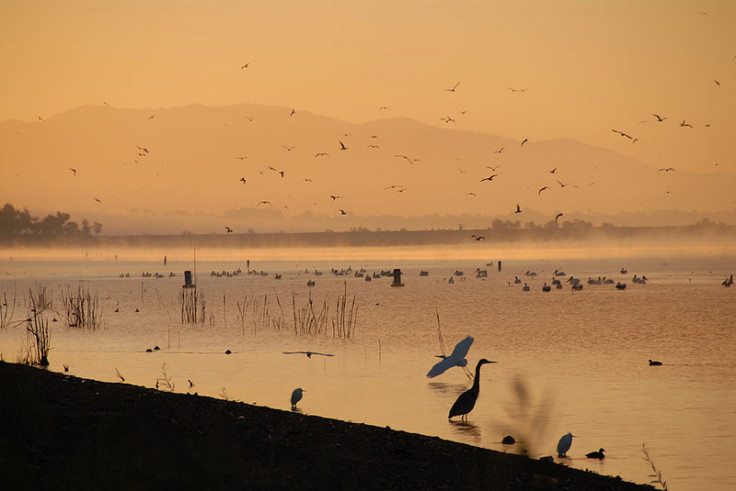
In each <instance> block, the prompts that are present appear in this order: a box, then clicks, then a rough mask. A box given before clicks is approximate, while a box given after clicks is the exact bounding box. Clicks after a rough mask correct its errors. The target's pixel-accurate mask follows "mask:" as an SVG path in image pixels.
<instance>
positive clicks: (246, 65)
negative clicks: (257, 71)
mask: <svg viewBox="0 0 736 491" xmlns="http://www.w3.org/2000/svg"><path fill="white" fill-rule="evenodd" d="M248 65H250V62H248V63H246V64H245V65H241V66H240V69H241V70H242V69H243V68H248Z"/></svg>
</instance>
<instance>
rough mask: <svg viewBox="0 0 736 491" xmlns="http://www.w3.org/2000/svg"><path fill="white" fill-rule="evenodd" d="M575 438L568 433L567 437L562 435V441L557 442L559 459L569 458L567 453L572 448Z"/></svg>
mask: <svg viewBox="0 0 736 491" xmlns="http://www.w3.org/2000/svg"><path fill="white" fill-rule="evenodd" d="M574 437H575V435H573V434H572V433H567V434H566V435H562V437H561V438H560V441H559V442H557V456H558V457H567V451H568V450H570V447H571V446H572V439H573V438H574Z"/></svg>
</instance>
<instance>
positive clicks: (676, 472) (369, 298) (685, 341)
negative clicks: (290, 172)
mask: <svg viewBox="0 0 736 491" xmlns="http://www.w3.org/2000/svg"><path fill="white" fill-rule="evenodd" d="M164 254H167V256H168V262H167V265H166V266H164V265H163V261H162V259H163V256H164ZM193 258H194V254H193V251H191V250H188V251H187V250H174V251H159V250H126V249H120V250H115V251H113V250H104V251H103V250H100V251H98V250H93V249H91V250H82V249H79V250H66V251H52V252H44V253H40V252H38V251H5V257H4V258H3V261H2V262H1V263H0V275H1V276H0V294H3V293H4V294H5V295H6V298H7V299H8V301H9V303H11V304H12V299H13V297H15V299H16V309H15V315H14V317H15V319H23V318H25V317H26V316H27V315H28V300H27V297H28V290H29V289H34V290H36V289H38V288H40V287H46V289H47V292H48V294H50V295H51V296H52V298H53V303H54V307H55V308H56V310H57V311H61V310H62V307H61V305H62V302H61V293H62V292H66V291H67V290H69V291H72V292H76V291H77V289H78V287H79V286H80V285H82V286H83V287H84V288H86V289H88V290H89V291H90V292H91V293H92V294H93V296H96V297H97V298H98V302H99V304H98V309H99V310H100V311H101V313H102V320H103V326H102V327H101V328H99V329H97V330H95V331H89V330H80V329H74V328H68V327H65V326H63V325H62V322H51V323H50V326H51V345H52V347H53V349H52V351H51V354H50V362H51V366H50V369H51V370H53V371H59V372H60V371H63V365H64V364H66V365H68V366H69V372H70V373H71V374H73V375H76V376H80V377H88V378H94V379H98V380H103V381H109V382H115V381H119V380H120V379H119V378H118V372H119V373H120V375H122V376H123V377H124V378H125V381H126V383H132V384H137V385H143V386H147V387H154V386H155V385H156V383H157V379H159V380H158V382H159V387H160V388H165V383H164V382H163V380H164V379H167V380H168V381H170V382H171V383H172V384H173V385H174V390H175V391H177V392H187V391H191V392H197V393H199V394H200V395H207V396H212V397H227V398H230V399H235V400H241V401H243V402H247V403H254V404H258V405H265V406H270V407H274V408H280V409H284V410H289V409H290V402H289V398H290V395H291V392H292V390H293V389H294V388H296V387H302V388H304V389H305V391H306V392H305V393H304V398H303V399H302V401H300V402H299V404H298V408H299V410H300V411H302V412H304V413H305V414H312V415H319V416H324V417H329V418H337V419H342V420H348V421H354V422H365V423H369V424H373V425H379V426H390V427H391V428H394V429H401V430H406V431H410V432H416V433H422V434H426V435H436V436H439V437H441V438H445V439H449V440H456V441H459V442H463V443H468V444H471V445H476V446H481V447H487V448H491V449H495V450H501V451H507V452H521V451H524V449H525V450H526V451H527V452H528V453H529V455H530V456H532V457H539V456H543V455H555V459H556V460H557V461H558V462H562V463H564V464H565V465H569V466H572V467H576V468H580V469H590V470H592V471H595V472H598V473H601V474H606V475H614V476H615V475H620V476H621V477H622V478H624V479H626V480H630V481H635V482H640V483H644V482H649V481H650V480H651V477H649V474H651V468H650V466H649V464H648V463H647V462H646V461H645V460H644V454H643V452H642V444H646V448H647V449H648V450H649V452H650V454H651V457H652V459H653V461H654V462H655V464H656V466H657V468H658V469H659V470H660V471H661V472H662V475H663V477H664V478H665V479H666V480H667V481H668V485H669V486H670V489H678V490H682V489H734V487H736V468H734V467H733V465H732V462H733V461H734V459H735V458H736V390H734V389H735V387H734V373H736V350H735V349H734V348H736V323H734V319H735V318H736V287H732V288H724V287H723V286H722V285H721V282H722V281H723V280H724V279H725V278H726V276H727V275H729V274H732V273H735V272H736V251H733V252H728V249H726V250H725V252H724V249H723V248H719V247H715V248H713V247H710V246H697V247H688V248H687V249H682V247H676V246H674V245H672V246H661V245H660V246H657V247H649V248H642V247H637V248H633V247H629V248H627V247H623V248H622V247H621V246H620V245H619V246H616V247H608V248H607V247H602V246H600V245H598V246H588V247H584V248H583V247H580V246H578V245H561V246H556V247H554V248H551V247H541V246H539V247H535V248H520V247H518V246H515V245H505V246H496V245H491V244H488V245H485V244H484V245H482V246H479V247H477V248H456V249H452V250H451V249H438V248H433V247H425V248H423V247H414V248H393V249H389V248H372V249H361V248H354V249H293V250H289V249H280V250H278V249H276V250H252V251H238V250H219V249H211V250H198V251H197V252H196V280H195V281H196V284H197V291H198V292H199V293H200V294H201V295H203V297H204V300H205V302H206V303H205V305H206V307H205V320H204V322H201V323H195V324H185V323H182V322H181V307H180V296H181V294H182V284H183V282H184V278H183V276H184V275H183V271H184V270H191V269H193ZM246 259H250V261H251V262H250V268H251V270H256V271H264V272H265V273H266V275H265V276H260V275H254V274H246V273H245V271H246V269H247V268H246V263H245V261H246ZM499 259H500V260H502V261H503V267H502V270H501V271H498V269H497V262H496V261H497V260H499ZM487 264H492V266H490V265H487ZM349 267H351V268H352V273H351V274H347V275H344V276H336V275H333V274H331V272H330V271H331V269H332V268H335V269H338V270H340V269H347V268H349ZM622 267H625V268H627V270H628V272H627V273H626V274H622V273H621V272H620V270H621V268H622ZM361 268H364V269H365V270H366V272H367V273H368V274H369V275H370V274H372V273H374V272H379V271H381V270H389V269H391V270H393V269H394V268H400V269H401V271H402V273H403V276H402V279H403V282H404V285H405V286H404V287H403V288H392V287H390V284H391V278H388V277H382V278H377V279H373V281H365V280H364V279H363V278H357V277H355V276H354V273H355V271H358V270H360V269H361ZM237 269H241V270H242V271H243V273H242V274H240V275H236V276H232V277H228V276H220V277H216V276H211V275H210V272H211V271H217V272H222V271H228V272H232V271H236V270H237ZM476 269H482V270H486V271H487V277H485V278H476ZM315 270H318V271H321V272H322V273H323V274H322V275H321V276H315V274H314V271H315ZM555 270H560V271H564V272H565V273H566V276H561V277H559V279H560V280H561V281H562V284H563V288H562V289H559V290H558V289H556V288H553V289H552V291H551V292H543V291H542V285H543V284H544V283H545V282H547V283H550V282H551V279H552V274H553V272H554V271H555ZM420 271H427V272H428V273H429V274H428V275H427V276H420ZM455 271H463V272H464V276H453V273H454V272H455ZM527 271H533V272H536V273H537V276H536V277H532V276H526V275H525V272H527ZM144 272H150V273H157V272H158V273H161V274H163V275H164V278H153V277H148V278H143V277H142V273H144ZM171 272H173V273H175V275H176V276H175V277H173V278H170V277H168V275H169V273H171ZM121 273H129V274H130V277H128V278H120V277H119V275H120V274H121ZM276 273H278V274H281V279H276V278H275V274H276ZM635 274H636V275H638V276H640V277H641V276H646V277H647V278H648V280H649V281H648V283H647V284H634V283H633V282H632V281H631V279H632V277H633V276H634V275H635ZM515 276H518V277H519V278H520V279H521V281H522V283H521V284H514V277H515ZM570 276H575V277H578V278H581V279H582V280H583V281H582V283H583V285H584V287H583V289H582V290H580V291H572V289H571V288H570V286H569V284H568V283H567V282H566V280H567V279H568V278H569V277H570ZM599 276H600V277H607V278H612V279H614V280H615V281H625V282H626V283H627V288H626V289H625V290H623V291H619V290H617V289H616V288H615V287H614V285H611V284H604V285H589V284H587V283H586V280H587V279H588V277H593V278H598V277H599ZM451 277H452V278H453V279H454V283H450V282H448V279H449V278H451ZM308 280H314V282H315V285H314V286H313V287H311V288H310V287H308V286H307V281H308ZM523 283H528V284H529V285H530V291H528V292H524V291H523V290H522V285H523ZM346 292H347V303H346V306H347V311H348V314H349V313H350V311H351V310H352V311H353V312H355V311H356V310H355V309H357V322H356V323H355V326H354V332H353V333H352V334H351V336H350V337H349V338H348V339H344V338H340V337H339V336H335V337H333V319H334V317H335V314H336V311H337V304H338V300H339V297H340V296H343V295H345V293H346ZM310 296H311V299H312V310H313V312H314V314H315V315H317V316H318V315H320V313H321V312H322V310H323V309H324V308H326V312H325V317H324V319H325V321H324V322H323V324H322V327H323V328H324V331H323V332H322V333H320V334H314V333H312V334H308V333H303V332H299V330H300V328H301V325H302V323H301V321H300V320H299V319H297V320H296V321H295V311H297V313H303V312H304V311H305V310H306V307H307V306H308V305H309V300H310ZM353 300H354V302H355V309H351V304H352V302H353ZM136 309H137V310H138V311H137V312H136ZM116 310H117V312H116ZM59 314H61V312H59ZM59 314H50V317H57V318H58V319H59V320H61V315H59ZM438 314H439V323H440V326H441V333H442V336H443V339H444V344H445V349H446V352H447V353H448V354H449V352H450V351H451V350H452V348H453V346H454V345H455V343H457V342H458V341H460V340H461V339H463V338H464V337H465V336H467V335H471V336H473V337H474V338H475V341H474V343H473V345H472V347H471V348H470V351H469V353H468V357H467V358H468V362H469V363H468V366H469V368H473V367H474V366H475V364H476V362H477V361H478V360H479V359H480V358H487V359H489V360H494V361H497V362H498V363H497V364H490V365H485V366H484V367H483V368H482V372H481V377H480V388H481V390H480V397H479V399H478V401H477V404H476V406H475V408H474V410H473V411H472V412H471V413H470V414H469V416H468V420H467V423H461V422H460V421H459V420H457V421H448V419H447V413H448V411H449V408H450V407H451V406H452V404H453V402H454V401H455V399H456V398H457V396H458V395H459V394H460V393H461V392H462V391H464V390H466V389H467V388H468V387H469V386H470V382H469V379H468V378H467V376H466V375H465V373H464V371H463V370H462V369H461V368H458V367H455V368H452V369H450V370H448V371H447V372H445V373H444V374H442V375H440V376H438V377H436V378H434V379H427V378H426V376H425V375H426V373H427V371H428V370H429V368H430V367H431V366H432V365H433V364H434V363H436V362H437V361H439V359H438V358H435V357H434V355H437V354H440V344H439V340H438V318H437V317H438ZM297 317H298V315H297ZM295 325H296V326H297V329H296V330H295ZM25 342H26V335H25V329H24V326H16V327H6V328H4V329H2V330H0V354H2V357H3V358H4V359H5V360H6V361H11V362H12V361H16V360H17V359H18V358H19V356H20V354H21V352H22V345H23V343H25ZM154 346H159V347H160V348H161V349H160V350H159V351H154V352H152V353H148V352H146V349H147V348H153V347H154ZM226 350H231V351H232V354H230V355H226V354H225V351H226ZM306 350H311V351H316V352H321V353H329V354H334V356H333V357H323V356H318V355H313V356H312V357H311V358H307V357H306V356H305V355H303V354H291V355H287V354H284V353H283V352H284V351H306ZM649 359H656V360H660V361H662V362H663V366H659V367H650V366H649V364H648V360H649ZM189 381H191V382H192V383H193V384H194V385H193V387H190V382H189ZM567 432H572V433H573V434H574V435H575V439H574V441H573V444H572V448H571V449H570V451H569V452H568V457H567V458H557V457H556V451H555V448H556V444H557V440H558V439H559V437H560V436H562V435H563V434H565V433H567ZM507 434H510V435H513V436H514V437H515V438H516V439H517V440H520V441H521V442H522V443H519V444H517V445H514V446H509V447H506V448H504V447H503V446H502V445H501V444H500V443H499V442H500V440H501V439H502V437H503V436H504V435H507ZM599 447H603V448H605V450H606V458H605V460H602V461H598V460H591V459H586V458H585V454H586V453H587V452H590V451H592V450H597V449H598V448H599Z"/></svg>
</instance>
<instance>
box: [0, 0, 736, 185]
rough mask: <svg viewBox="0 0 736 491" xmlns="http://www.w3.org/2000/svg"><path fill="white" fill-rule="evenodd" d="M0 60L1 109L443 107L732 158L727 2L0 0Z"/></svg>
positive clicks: (1, 112) (522, 125) (532, 126)
mask: <svg viewBox="0 0 736 491" xmlns="http://www.w3.org/2000/svg"><path fill="white" fill-rule="evenodd" d="M246 63H248V67H247V68H244V69H241V66H242V65H244V64H246ZM0 66H2V67H3V75H2V77H0V121H2V120H7V119H20V120H23V121H33V120H35V119H36V116H37V115H38V116H41V117H44V118H48V117H51V116H53V115H54V114H57V113H59V112H62V111H65V110H67V109H71V108H74V107H77V106H79V105H83V104H102V102H103V101H106V102H107V104H109V105H110V106H114V107H125V108H160V107H172V106H182V105H187V104H192V103H201V104H206V105H227V104H231V103H259V104H266V105H280V106H287V107H294V108H296V109H298V110H306V111H311V112H314V113H317V114H323V115H326V116H331V117H336V118H341V119H344V120H347V121H350V122H363V121H369V120H373V119H377V118H382V117H387V116H407V117H410V118H414V119H417V120H419V121H422V122H425V123H429V124H432V125H437V126H440V125H448V124H449V123H445V122H443V121H442V120H440V118H443V117H448V116H449V117H451V118H453V119H454V120H455V123H452V124H454V125H455V126H454V127H456V128H458V129H465V130H473V131H478V132H483V133H492V134H496V135H500V136H505V137H510V138H515V139H519V140H521V139H523V138H529V139H530V141H535V140H536V141H539V140H544V139H551V138H572V139H578V140H581V141H584V142H587V143H591V144H594V145H599V146H602V147H606V148H610V149H613V150H616V151H618V152H621V153H624V154H626V155H629V156H633V157H636V158H639V159H642V160H644V161H646V162H648V163H650V164H651V165H654V166H665V165H666V166H673V167H677V168H683V169H688V170H693V171H694V170H699V171H703V172H716V171H720V172H732V173H736V139H735V138H734V137H733V135H735V134H736V2H734V1H732V0H720V1H719V0H711V1H708V0H705V1H697V2H695V1H689V0H687V1H686V0H661V1H647V0H618V1H596V0H585V1H582V0H580V1H573V0H561V1H548V0H526V1H525V0H518V1H517V0H505V1H494V0H478V1H474V0H473V1H458V2H451V1H419V0H403V1H395V0H390V1H389V0H371V1H358V0H355V1H329V0H310V1H308V2H307V1H284V0H263V1H252V0H251V1H247V2H244V1H242V0H217V1H208V2H202V1H189V0H171V1H151V0H145V1H138V0H127V1H124V2H121V1H118V2H114V1H105V2H100V1H98V0H87V1H83V0H69V1H63V2H60V1H55V0H48V1H45V0H4V1H3V2H1V3H0ZM716 81H718V83H719V84H720V85H719V84H718V83H716ZM458 82H460V84H459V85H458V86H457V90H456V91H455V92H449V91H445V90H443V89H446V88H450V87H453V86H455V84H457V83H458ZM511 88H513V89H526V90H525V91H523V92H522V91H519V92H512V90H510V89H511ZM383 106H387V107H389V108H390V109H383V110H379V108H381V107H383ZM461 111H467V113H465V114H464V115H461ZM653 113H657V114H660V115H662V116H663V117H666V118H668V119H666V120H665V121H664V122H662V123H657V122H656V119H655V117H654V116H653V115H652V114H653ZM683 120H685V121H686V122H687V123H688V124H692V126H693V128H690V127H681V126H680V123H681V122H682V121H683ZM706 125H709V126H706ZM612 129H618V130H620V131H623V132H625V133H627V134H630V135H632V136H633V137H636V138H639V140H638V141H637V142H636V143H634V144H632V143H631V141H630V140H628V139H626V138H623V137H621V136H618V135H617V134H615V133H613V132H612V131H611V130H612ZM716 164H719V165H718V166H716Z"/></svg>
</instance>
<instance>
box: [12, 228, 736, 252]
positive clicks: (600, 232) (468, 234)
mask: <svg viewBox="0 0 736 491" xmlns="http://www.w3.org/2000/svg"><path fill="white" fill-rule="evenodd" d="M477 237H482V238H481V239H476V238H477ZM733 238H736V225H726V224H722V223H714V222H699V223H696V224H693V225H687V226H661V227H630V226H612V225H610V226H606V225H602V226H592V225H590V224H589V223H588V222H582V223H580V224H577V225H568V226H565V227H559V228H556V227H555V228H551V227H548V226H544V225H539V226H534V227H533V228H521V227H517V228H515V227H513V226H510V227H508V228H503V229H493V228H490V227H489V228H485V229H458V230H375V231H374V230H351V231H341V232H336V231H323V232H283V233H255V232H253V233H232V234H225V233H223V234H215V233H210V234H192V233H184V234H166V235H148V234H146V235H100V236H92V237H85V238H74V237H44V236H25V237H16V238H11V237H4V238H0V249H3V248H11V247H47V246H55V247H56V246H58V247H65V246H69V247H76V246H85V247H89V246H96V247H124V246H127V247H146V246H162V247H163V246H165V247H193V246H197V247H223V248H227V247H253V248H261V247H283V248H288V247H395V246H423V245H450V246H458V245H468V244H473V243H475V242H479V243H481V244H482V243H516V242H535V243H545V242H569V241H596V240H606V241H615V240H624V241H630V240H644V239H653V240H662V241H668V240H671V239H681V240H685V241H691V242H702V241H706V240H714V241H718V240H732V239H733Z"/></svg>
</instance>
